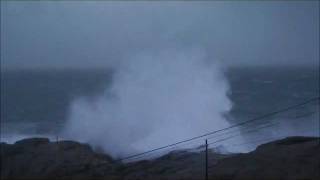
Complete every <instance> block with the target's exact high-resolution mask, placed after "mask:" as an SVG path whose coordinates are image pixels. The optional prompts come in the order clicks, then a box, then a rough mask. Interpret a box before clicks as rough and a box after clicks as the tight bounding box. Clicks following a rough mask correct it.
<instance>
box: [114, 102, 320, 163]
mask: <svg viewBox="0 0 320 180" xmlns="http://www.w3.org/2000/svg"><path fill="white" fill-rule="evenodd" d="M319 99H320V97H315V98H312V99H309V100H306V101H304V102H302V103H299V104H296V105H292V106H288V107H286V108H283V109H280V110H277V111H273V112H271V113H267V114H265V115H262V116H259V117H256V118H253V119H250V120H247V121H244V122H241V123H237V124H234V125H232V126H229V127H226V128H222V129H219V130H216V131H212V132H209V133H206V134H203V135H200V136H196V137H193V138H190V139H186V140H183V141H179V142H176V143H173V144H169V145H166V146H162V147H159V148H155V149H152V150H149V151H145V152H142V153H138V154H134V155H131V156H127V157H125V158H121V159H119V160H116V161H123V160H127V159H131V158H134V157H138V156H142V155H145V154H148V153H151V152H154V151H158V150H161V149H165V148H168V147H172V146H176V145H178V144H182V143H185V142H188V141H193V140H195V139H199V138H203V137H206V136H209V135H212V134H216V133H218V132H222V131H226V130H228V129H231V128H235V127H239V126H243V125H246V124H249V123H252V122H255V121H259V120H261V119H264V118H267V117H270V116H274V115H276V114H279V113H282V112H286V111H289V110H291V109H294V108H297V107H300V106H303V105H306V104H308V103H310V102H314V101H319Z"/></svg>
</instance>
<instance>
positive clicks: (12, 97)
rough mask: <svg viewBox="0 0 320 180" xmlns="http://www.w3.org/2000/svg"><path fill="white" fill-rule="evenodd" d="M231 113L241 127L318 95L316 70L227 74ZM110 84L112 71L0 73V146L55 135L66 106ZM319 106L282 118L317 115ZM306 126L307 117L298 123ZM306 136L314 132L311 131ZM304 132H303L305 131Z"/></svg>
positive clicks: (264, 69) (269, 69) (252, 69)
mask: <svg viewBox="0 0 320 180" xmlns="http://www.w3.org/2000/svg"><path fill="white" fill-rule="evenodd" d="M226 77H227V79H228V81H229V85H230V91H229V93H228V96H229V97H230V99H231V101H232V103H233V108H232V110H231V112H229V113H228V114H226V117H227V119H228V121H230V123H237V122H241V121H244V120H247V119H250V118H253V117H257V116H260V115H263V114H265V113H268V112H271V111H274V110H277V109H279V108H284V107H287V106H290V105H294V104H296V103H300V102H303V101H305V100H307V99H310V98H313V97H317V96H319V69H318V68H317V67H277V68H275V67H242V68H230V69H228V70H227V72H226ZM111 83H112V71H111V70H106V69H104V70H102V69H91V70H41V71H31V70H29V71H27V70H24V71H6V72H1V141H11V140H13V139H17V138H19V135H21V137H23V136H24V135H36V134H46V135H49V136H50V135H52V136H55V134H57V133H58V132H59V131H60V130H61V128H62V127H63V124H64V122H65V121H66V120H67V118H68V110H69V106H70V103H71V102H72V101H73V100H74V99H76V98H79V97H83V96H86V97H92V98H94V97H95V96H99V95H100V94H102V93H103V91H104V90H105V89H106V88H108V86H110V84H111ZM318 105H319V102H316V103H311V104H310V105H307V106H305V107H303V108H301V109H298V110H296V111H292V112H288V113H286V114H285V116H286V117H287V118H291V119H292V118H297V117H300V116H304V117H308V116H309V115H310V116H313V117H314V116H316V117H315V118H319V106H318ZM297 120H298V121H305V123H308V122H307V120H306V118H303V119H297ZM312 128H313V129H310V131H317V129H318V127H312ZM306 130H307V131H308V129H306Z"/></svg>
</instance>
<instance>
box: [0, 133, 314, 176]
mask: <svg viewBox="0 0 320 180" xmlns="http://www.w3.org/2000/svg"><path fill="white" fill-rule="evenodd" d="M204 157H205V156H204V152H203V151H202V152H200V153H199V152H188V151H183V150H181V151H172V152H170V153H168V154H166V155H164V156H161V157H159V158H156V159H152V160H143V161H137V162H131V163H121V162H119V161H114V160H112V158H111V157H109V156H108V155H104V154H100V153H96V152H94V151H93V150H92V149H91V148H90V146H88V145H86V144H80V143H77V142H73V141H60V142H58V143H57V142H49V140H48V139H46V138H32V139H24V140H21V141H18V142H16V143H15V144H6V143H1V169H0V170H1V179H12V178H14V179H19V178H20V179H21V178H32V179H34V178H39V179H44V178H46V179H48V178H50V179H70V178H73V179H81V178H90V179H92V178H95V179H203V178H204V172H205V171H204V167H205V166H204V162H205V159H204ZM319 161H320V145H319V138H309V137H290V138H286V139H283V140H278V141H274V142H270V143H266V144H263V145H261V146H259V147H258V148H257V149H256V150H255V151H253V152H250V153H247V154H230V155H222V154H218V153H215V152H213V151H210V152H209V167H210V169H209V176H210V179H320V176H319V171H320V163H319Z"/></svg>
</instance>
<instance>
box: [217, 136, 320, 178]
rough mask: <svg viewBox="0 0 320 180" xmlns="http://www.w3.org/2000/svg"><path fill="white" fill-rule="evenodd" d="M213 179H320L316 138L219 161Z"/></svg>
mask: <svg viewBox="0 0 320 180" xmlns="http://www.w3.org/2000/svg"><path fill="white" fill-rule="evenodd" d="M211 177H212V178H213V179H290V180H291V179H320V144H319V138H309V137H289V138H286V139H283V140H278V141H274V142H271V143H267V144H264V145H260V146H259V147H258V148H257V149H256V150H255V151H253V152H251V153H247V154H241V155H236V156H233V157H230V158H226V159H223V160H222V161H219V162H218V163H217V165H215V166H214V167H213V168H212V170H211Z"/></svg>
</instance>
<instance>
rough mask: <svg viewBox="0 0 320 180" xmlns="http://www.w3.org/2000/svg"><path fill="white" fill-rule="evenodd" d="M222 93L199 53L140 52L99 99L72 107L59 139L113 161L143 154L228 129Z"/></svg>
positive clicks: (216, 73)
mask: <svg viewBox="0 0 320 180" xmlns="http://www.w3.org/2000/svg"><path fill="white" fill-rule="evenodd" d="M227 91H228V84H227V81H226V79H225V78H224V76H223V72H222V71H221V68H219V67H218V66H217V64H215V63H213V61H211V60H209V61H207V59H206V56H205V53H204V52H203V51H201V50H195V49H192V50H188V51H178V50H164V51H161V52H157V53H154V52H153V53H140V54H137V55H135V56H134V57H131V58H129V59H127V60H126V61H125V62H124V63H122V64H121V65H119V66H117V67H116V68H115V74H114V76H113V81H112V85H111V87H110V88H108V89H106V91H105V93H104V94H103V95H102V96H101V97H100V98H97V99H95V100H88V99H85V98H80V99H77V100H75V101H74V102H73V103H72V105H71V112H70V118H69V120H68V122H67V124H66V128H65V130H64V136H65V137H66V138H70V139H74V140H78V141H81V142H87V143H89V144H91V145H93V146H95V147H100V148H102V149H103V150H104V151H105V152H107V153H109V154H111V155H112V156H114V157H123V156H126V155H128V154H133V153H136V152H142V151H145V150H149V149H151V148H156V147H159V146H163V145H167V144H170V143H174V142H176V141H179V140H184V139H186V138H190V137H193V136H197V135H201V134H203V133H206V132H209V131H213V130H217V129H221V128H224V127H227V126H229V123H228V122H227V121H226V120H225V119H224V117H223V113H226V112H227V111H229V110H230V109H231V102H230V100H229V99H228V97H227Z"/></svg>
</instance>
